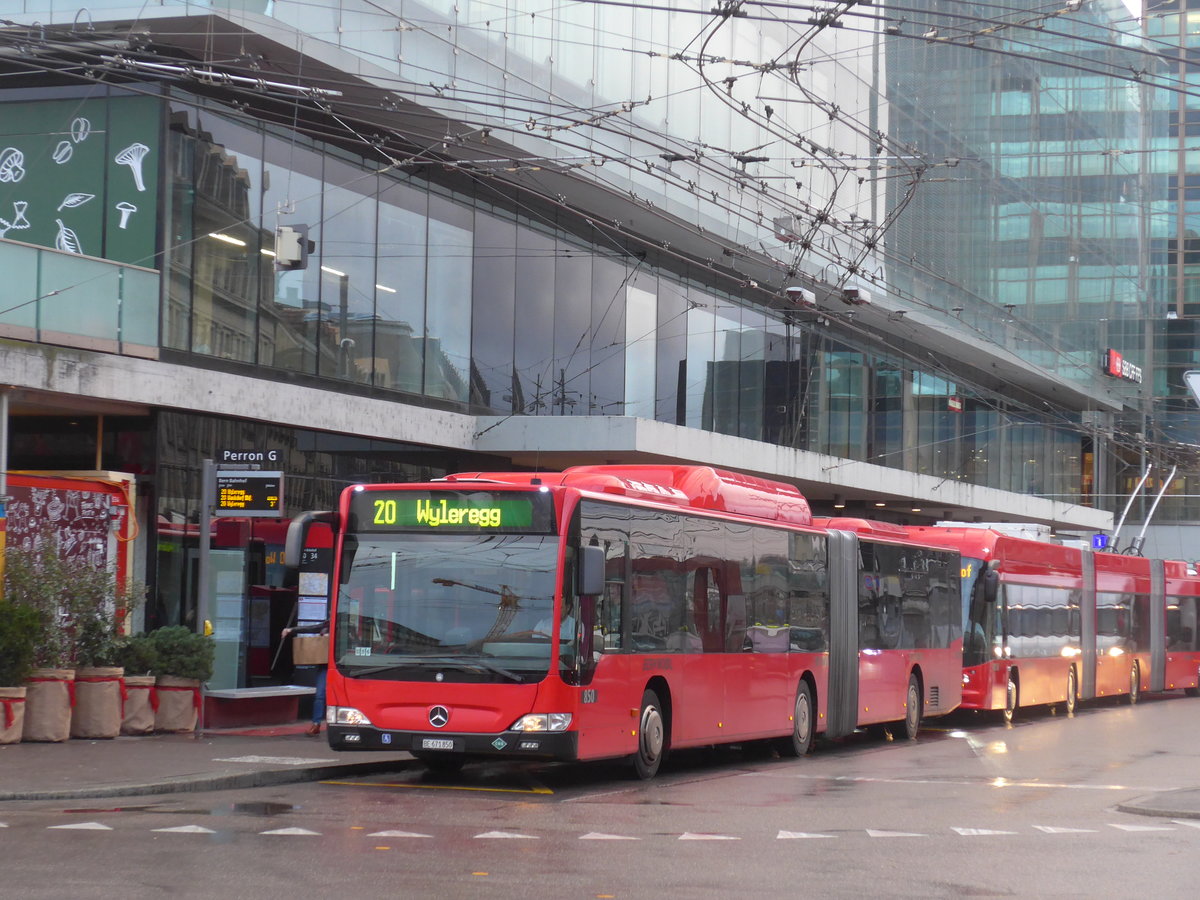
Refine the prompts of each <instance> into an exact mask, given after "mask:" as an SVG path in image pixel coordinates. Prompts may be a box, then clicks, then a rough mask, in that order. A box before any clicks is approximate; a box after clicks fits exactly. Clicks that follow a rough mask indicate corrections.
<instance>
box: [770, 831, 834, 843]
mask: <svg viewBox="0 0 1200 900" xmlns="http://www.w3.org/2000/svg"><path fill="white" fill-rule="evenodd" d="M833 836H834V835H832V834H811V833H810V832H807V831H780V832H779V834H777V835H775V840H777V841H790V840H803V839H804V838H831V837H833Z"/></svg>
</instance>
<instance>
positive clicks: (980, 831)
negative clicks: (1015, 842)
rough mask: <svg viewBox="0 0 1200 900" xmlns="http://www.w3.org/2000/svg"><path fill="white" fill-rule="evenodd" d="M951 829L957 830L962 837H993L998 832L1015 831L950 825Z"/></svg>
mask: <svg viewBox="0 0 1200 900" xmlns="http://www.w3.org/2000/svg"><path fill="white" fill-rule="evenodd" d="M950 830H951V831H957V832H958V833H959V834H961V835H962V836H963V837H994V836H996V835H999V834H1016V832H1015V831H992V830H991V829H990V828H955V827H953V826H951V828H950Z"/></svg>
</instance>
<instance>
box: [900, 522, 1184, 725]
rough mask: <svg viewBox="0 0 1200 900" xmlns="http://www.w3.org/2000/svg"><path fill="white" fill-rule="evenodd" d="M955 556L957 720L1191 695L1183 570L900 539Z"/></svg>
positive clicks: (1006, 545)
mask: <svg viewBox="0 0 1200 900" xmlns="http://www.w3.org/2000/svg"><path fill="white" fill-rule="evenodd" d="M906 531H907V534H908V535H909V537H910V538H912V539H914V540H922V541H927V542H929V543H933V544H938V545H940V546H945V547H953V548H955V549H956V550H958V551H959V553H960V554H961V565H962V590H963V601H962V602H963V622H964V638H963V691H962V706H963V708H964V709H980V710H1003V711H1004V716H1005V718H1006V719H1009V720H1011V719H1012V717H1013V715H1014V714H1015V713H1016V711H1017V708H1018V706H1037V705H1043V704H1059V703H1061V704H1063V705H1064V706H1065V708H1066V709H1067V710H1068V711H1073V710H1074V709H1075V704H1076V701H1077V700H1078V699H1082V700H1090V699H1094V698H1097V697H1111V696H1120V695H1124V696H1126V697H1127V698H1128V699H1129V701H1130V702H1131V703H1136V702H1137V700H1138V697H1139V696H1140V694H1141V692H1142V691H1143V690H1152V691H1163V690H1169V689H1174V688H1183V689H1185V690H1188V691H1189V692H1191V691H1194V690H1195V689H1196V688H1197V667H1198V665H1200V654H1198V653H1197V652H1196V651H1197V649H1198V648H1197V645H1196V629H1195V622H1196V614H1197V596H1196V593H1197V587H1198V586H1200V582H1198V581H1197V579H1196V577H1195V575H1194V573H1192V574H1189V570H1188V567H1187V566H1186V565H1185V564H1183V563H1175V562H1164V561H1162V560H1151V559H1143V558H1141V557H1134V556H1120V555H1116V554H1111V553H1094V552H1092V551H1090V550H1083V549H1080V548H1077V547H1068V546H1063V545H1061V544H1057V543H1052V542H1049V541H1039V540H1033V539H1029V538H1021V537H1015V536H1010V535H1005V534H1003V533H1001V532H998V531H995V530H993V529H990V528H986V527H980V528H972V527H958V526H940V525H939V526H929V527H914V528H908V529H906Z"/></svg>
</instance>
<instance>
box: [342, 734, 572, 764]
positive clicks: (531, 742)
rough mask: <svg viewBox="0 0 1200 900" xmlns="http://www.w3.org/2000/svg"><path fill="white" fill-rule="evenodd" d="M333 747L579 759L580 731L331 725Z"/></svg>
mask: <svg viewBox="0 0 1200 900" xmlns="http://www.w3.org/2000/svg"><path fill="white" fill-rule="evenodd" d="M329 746H330V747H332V748H333V749H334V750H392V751H395V750H405V751H407V752H409V753H412V754H414V755H419V754H422V753H438V754H441V753H445V754H451V755H456V754H460V753H461V754H463V755H464V756H491V757H497V758H507V759H556V760H576V759H578V758H579V733H578V732H576V731H563V732H541V731H502V732H500V733H498V734H464V733H454V732H451V733H444V732H438V733H436V734H433V733H430V732H428V731H387V730H384V729H379V728H374V727H370V726H362V725H330V726H329Z"/></svg>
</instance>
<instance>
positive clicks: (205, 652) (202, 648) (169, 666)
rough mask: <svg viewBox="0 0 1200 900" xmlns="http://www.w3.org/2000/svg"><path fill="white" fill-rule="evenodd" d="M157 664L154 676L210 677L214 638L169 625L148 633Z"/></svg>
mask: <svg viewBox="0 0 1200 900" xmlns="http://www.w3.org/2000/svg"><path fill="white" fill-rule="evenodd" d="M150 639H151V641H152V642H153V644H154V651H155V653H156V654H157V655H158V662H157V663H156V665H155V668H154V674H155V675H174V676H175V677H176V678H196V679H199V680H200V681H208V679H210V678H212V671H213V652H214V650H215V647H214V644H213V639H212V638H211V637H206V636H205V635H202V634H196V633H195V632H194V631H192V630H190V629H188V628H185V627H184V626H183V625H169V626H167V627H166V628H159V629H158V630H157V631H152V632H150Z"/></svg>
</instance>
